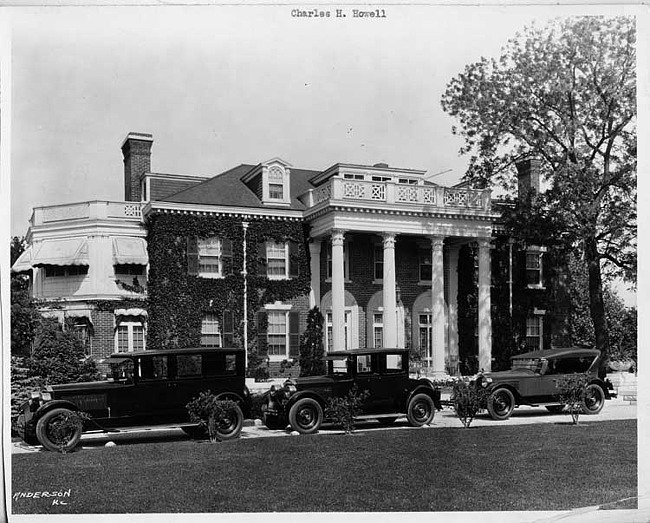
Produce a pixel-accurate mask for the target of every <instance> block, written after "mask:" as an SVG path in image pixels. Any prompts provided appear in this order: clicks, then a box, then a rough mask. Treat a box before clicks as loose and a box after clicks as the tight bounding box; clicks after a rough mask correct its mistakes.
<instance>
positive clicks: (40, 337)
mask: <svg viewBox="0 0 650 523" xmlns="http://www.w3.org/2000/svg"><path fill="white" fill-rule="evenodd" d="M27 361H28V367H29V373H30V374H31V375H32V376H38V377H40V378H41V379H42V380H43V382H44V383H45V384H47V385H54V384H57V383H76V382H82V381H93V380H97V379H99V373H98V372H97V368H96V367H95V362H94V361H93V360H92V359H89V358H87V357H86V356H85V354H84V345H83V342H82V341H81V340H80V339H79V338H78V337H77V336H76V335H75V334H74V333H73V332H72V331H70V330H64V329H63V326H62V325H61V324H60V323H59V322H58V321H56V320H55V319H53V318H44V320H43V322H42V323H41V325H39V327H38V329H37V332H36V336H35V340H34V350H33V352H32V356H31V358H29V360H27Z"/></svg>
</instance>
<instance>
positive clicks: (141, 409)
mask: <svg viewBox="0 0 650 523" xmlns="http://www.w3.org/2000/svg"><path fill="white" fill-rule="evenodd" d="M169 360H170V357H169V356H167V355H151V356H139V357H138V358H136V360H135V362H134V363H135V369H134V372H135V377H134V379H135V383H136V386H135V387H134V388H133V397H132V398H131V401H132V402H133V407H132V408H133V413H134V415H135V416H136V417H137V419H138V420H139V422H140V423H143V424H144V423H157V422H166V421H167V419H168V417H169V411H170V397H173V394H172V393H171V391H172V387H173V383H172V381H171V380H170V369H169V363H170V361H169Z"/></svg>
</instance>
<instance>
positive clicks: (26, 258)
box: [11, 246, 32, 274]
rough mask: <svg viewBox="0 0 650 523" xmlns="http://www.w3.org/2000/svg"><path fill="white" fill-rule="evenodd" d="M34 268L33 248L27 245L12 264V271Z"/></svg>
mask: <svg viewBox="0 0 650 523" xmlns="http://www.w3.org/2000/svg"><path fill="white" fill-rule="evenodd" d="M31 270H32V248H31V246H30V247H27V249H25V250H24V251H23V253H22V254H21V255H20V256H19V257H18V259H17V260H16V261H15V262H14V264H13V265H12V266H11V272H13V273H15V274H18V273H21V272H28V271H31Z"/></svg>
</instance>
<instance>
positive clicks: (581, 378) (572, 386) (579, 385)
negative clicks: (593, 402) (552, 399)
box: [555, 373, 589, 425]
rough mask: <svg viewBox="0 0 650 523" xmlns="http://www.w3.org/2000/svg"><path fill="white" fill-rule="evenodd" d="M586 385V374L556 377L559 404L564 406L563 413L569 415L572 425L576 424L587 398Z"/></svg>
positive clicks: (587, 376)
mask: <svg viewBox="0 0 650 523" xmlns="http://www.w3.org/2000/svg"><path fill="white" fill-rule="evenodd" d="M587 385H589V375H588V374H587V373H580V374H577V373H576V374H563V375H560V376H558V378H557V380H556V382H555V386H556V387H557V389H558V391H559V393H558V396H559V398H560V403H561V404H562V405H564V406H565V408H564V412H567V413H568V414H570V415H571V419H572V420H573V424H574V425H577V424H578V417H579V416H580V413H581V412H582V406H583V404H584V402H585V399H586V398H587Z"/></svg>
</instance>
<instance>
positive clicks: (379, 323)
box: [372, 313, 384, 349]
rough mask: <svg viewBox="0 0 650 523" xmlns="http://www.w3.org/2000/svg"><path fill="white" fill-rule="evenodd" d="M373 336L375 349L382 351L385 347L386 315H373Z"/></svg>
mask: <svg viewBox="0 0 650 523" xmlns="http://www.w3.org/2000/svg"><path fill="white" fill-rule="evenodd" d="M372 336H373V340H374V342H375V345H374V347H375V349H381V348H382V347H383V346H384V315H383V314H382V313H375V314H373V315H372Z"/></svg>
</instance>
